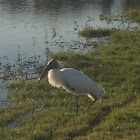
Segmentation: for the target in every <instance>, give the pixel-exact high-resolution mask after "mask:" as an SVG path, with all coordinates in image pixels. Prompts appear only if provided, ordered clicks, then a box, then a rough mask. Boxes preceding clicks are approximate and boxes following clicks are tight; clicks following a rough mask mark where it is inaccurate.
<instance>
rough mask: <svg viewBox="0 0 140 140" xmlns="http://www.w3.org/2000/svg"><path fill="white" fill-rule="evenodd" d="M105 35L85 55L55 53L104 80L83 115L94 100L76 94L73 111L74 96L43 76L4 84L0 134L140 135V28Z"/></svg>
mask: <svg viewBox="0 0 140 140" xmlns="http://www.w3.org/2000/svg"><path fill="white" fill-rule="evenodd" d="M109 39H110V42H111V43H110V45H106V46H105V45H104V46H100V47H99V48H98V50H97V51H95V52H90V53H89V54H82V53H57V54H53V57H54V58H56V59H58V60H60V61H62V62H65V64H66V66H67V67H73V68H76V69H78V70H81V71H83V72H84V73H86V74H87V75H89V76H90V77H91V78H92V79H93V80H95V81H97V82H99V83H101V84H102V85H103V87H104V88H105V90H106V94H105V97H104V98H103V100H102V102H101V103H95V104H94V106H92V107H91V108H90V110H88V111H87V112H86V113H85V114H81V113H82V112H83V111H84V110H85V109H86V108H87V106H88V105H89V104H90V103H91V102H92V101H91V100H90V99H89V98H88V97H87V96H80V97H79V100H78V102H79V105H80V108H79V115H78V116H76V115H75V108H74V107H75V103H74V99H73V98H74V97H73V95H72V94H70V93H67V92H66V91H65V90H63V89H56V88H54V87H52V86H50V85H49V84H48V82H47V80H43V81H41V83H40V84H38V83H37V82H36V81H16V82H12V83H11V82H10V83H7V88H8V89H9V90H12V93H11V94H10V96H9V100H10V102H11V105H9V106H6V107H3V108H1V109H0V139H2V140H9V139H12V140H19V139H21V140H46V139H47V140H51V139H52V140H70V139H73V140H87V139H89V140H90V139H95V140H103V139H104V140H124V139H126V140H139V139H140V133H139V132H140V84H139V83H140V61H139V60H140V55H139V53H140V30H137V31H132V32H129V33H128V32H123V31H118V32H116V33H113V34H111V35H110V36H109ZM79 82H80V81H79ZM13 91H14V92H13Z"/></svg>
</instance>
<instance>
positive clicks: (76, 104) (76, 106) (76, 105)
mask: <svg viewBox="0 0 140 140" xmlns="http://www.w3.org/2000/svg"><path fill="white" fill-rule="evenodd" d="M74 97H75V112H76V115H77V114H78V108H79V106H78V103H77V99H78V97H77V96H76V95H74Z"/></svg>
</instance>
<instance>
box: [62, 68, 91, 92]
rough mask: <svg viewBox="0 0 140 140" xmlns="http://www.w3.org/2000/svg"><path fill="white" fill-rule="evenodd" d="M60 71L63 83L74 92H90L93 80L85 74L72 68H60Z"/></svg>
mask: <svg viewBox="0 0 140 140" xmlns="http://www.w3.org/2000/svg"><path fill="white" fill-rule="evenodd" d="M60 71H62V73H63V76H64V77H63V79H64V83H65V84H66V85H67V86H68V88H70V89H71V90H73V92H74V93H77V94H78V93H79V94H82V93H83V94H85V93H90V92H91V86H92V84H93V82H92V80H91V79H90V78H89V77H88V76H87V75H85V74H84V73H82V72H80V71H78V70H75V69H72V68H67V69H66V68H65V69H61V70H60ZM67 90H68V89H67Z"/></svg>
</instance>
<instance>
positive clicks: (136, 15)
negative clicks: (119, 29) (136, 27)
mask: <svg viewBox="0 0 140 140" xmlns="http://www.w3.org/2000/svg"><path fill="white" fill-rule="evenodd" d="M124 16H125V17H126V19H127V20H131V21H135V22H138V23H140V10H138V9H137V10H136V9H129V10H128V11H127V12H126V13H125V14H124Z"/></svg>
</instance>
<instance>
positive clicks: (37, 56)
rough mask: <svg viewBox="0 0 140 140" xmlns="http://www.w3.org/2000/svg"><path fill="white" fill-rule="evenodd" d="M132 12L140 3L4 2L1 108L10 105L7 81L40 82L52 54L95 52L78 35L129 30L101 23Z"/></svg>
mask: <svg viewBox="0 0 140 140" xmlns="http://www.w3.org/2000/svg"><path fill="white" fill-rule="evenodd" d="M129 8H140V1H139V0H136V1H131V0H77V1H75V0H53V1H52V0H0V107H2V106H5V105H8V104H9V102H8V101H7V96H8V91H7V90H6V89H5V81H9V80H15V79H16V80H17V79H20V78H22V79H24V80H30V79H36V78H37V77H38V74H37V73H36V70H37V68H38V67H39V66H41V65H42V64H45V63H46V60H47V59H48V56H49V53H50V52H54V53H56V52H60V51H78V52H83V53H84V52H85V53H86V52H88V51H90V50H91V49H94V48H93V45H91V46H90V45H89V46H88V48H87V47H85V45H84V44H86V43H87V41H89V40H86V39H85V38H82V37H80V36H79V35H78V31H80V30H82V29H83V28H84V27H86V26H92V27H94V28H99V27H101V28H117V29H126V28H128V27H129V23H127V22H125V23H123V22H120V21H117V20H114V21H112V22H108V21H105V20H100V15H115V14H116V15H118V14H122V13H123V12H125V11H126V10H127V9H129ZM136 26H137V24H135V23H134V24H133V25H132V27H131V28H135V27H136ZM100 41H101V43H102V42H104V40H100ZM90 42H94V43H97V42H98V40H97V39H96V38H94V39H91V40H90ZM6 75H7V76H6ZM9 75H10V76H9Z"/></svg>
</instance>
